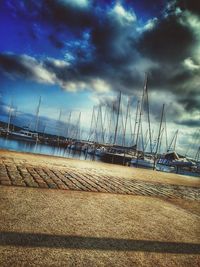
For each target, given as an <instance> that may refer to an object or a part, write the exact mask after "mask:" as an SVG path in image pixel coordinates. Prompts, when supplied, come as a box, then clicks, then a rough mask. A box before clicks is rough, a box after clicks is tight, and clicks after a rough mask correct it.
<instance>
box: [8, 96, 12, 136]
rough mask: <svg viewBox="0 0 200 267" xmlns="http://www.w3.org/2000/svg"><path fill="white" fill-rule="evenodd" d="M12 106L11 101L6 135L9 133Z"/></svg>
mask: <svg viewBox="0 0 200 267" xmlns="http://www.w3.org/2000/svg"><path fill="white" fill-rule="evenodd" d="M12 106H13V103H12V101H11V103H10V108H9V115H8V125H7V133H9V131H10V122H11V117H12Z"/></svg>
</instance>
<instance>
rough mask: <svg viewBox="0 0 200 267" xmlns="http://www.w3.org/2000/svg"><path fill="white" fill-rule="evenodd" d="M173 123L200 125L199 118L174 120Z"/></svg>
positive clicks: (191, 125)
mask: <svg viewBox="0 0 200 267" xmlns="http://www.w3.org/2000/svg"><path fill="white" fill-rule="evenodd" d="M175 123H176V124H179V125H184V126H188V127H194V128H197V127H200V119H189V120H176V121H175Z"/></svg>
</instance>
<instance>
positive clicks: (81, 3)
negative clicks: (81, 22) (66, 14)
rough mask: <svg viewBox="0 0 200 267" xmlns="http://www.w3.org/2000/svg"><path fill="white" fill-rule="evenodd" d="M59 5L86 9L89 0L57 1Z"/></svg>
mask: <svg viewBox="0 0 200 267" xmlns="http://www.w3.org/2000/svg"><path fill="white" fill-rule="evenodd" d="M59 1H60V2H61V3H64V4H68V5H72V6H77V7H81V8H85V7H88V5H89V3H90V1H89V0H59Z"/></svg>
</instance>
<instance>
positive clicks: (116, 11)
mask: <svg viewBox="0 0 200 267" xmlns="http://www.w3.org/2000/svg"><path fill="white" fill-rule="evenodd" d="M110 14H111V15H114V16H115V17H116V18H117V20H118V21H119V22H120V23H121V24H125V23H132V22H135V21H136V19H137V18H136V15H135V13H134V12H133V11H132V10H131V11H127V10H125V9H124V7H123V6H122V5H121V4H120V3H116V5H115V6H114V8H113V9H112V11H111V12H110Z"/></svg>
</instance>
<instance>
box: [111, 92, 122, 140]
mask: <svg viewBox="0 0 200 267" xmlns="http://www.w3.org/2000/svg"><path fill="white" fill-rule="evenodd" d="M120 104H121V91H120V92H119V101H118V108H117V121H116V126H115V135H114V141H113V144H116V139H117V131H118V123H119V113H120Z"/></svg>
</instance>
